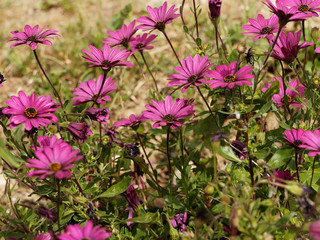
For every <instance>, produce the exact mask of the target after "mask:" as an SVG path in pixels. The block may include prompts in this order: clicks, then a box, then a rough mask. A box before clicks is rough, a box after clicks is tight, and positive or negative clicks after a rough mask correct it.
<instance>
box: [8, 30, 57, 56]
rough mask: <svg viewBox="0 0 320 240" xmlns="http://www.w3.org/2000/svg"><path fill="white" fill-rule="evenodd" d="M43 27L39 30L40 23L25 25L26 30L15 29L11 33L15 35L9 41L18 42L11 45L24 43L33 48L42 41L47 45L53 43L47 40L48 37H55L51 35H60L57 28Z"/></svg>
mask: <svg viewBox="0 0 320 240" xmlns="http://www.w3.org/2000/svg"><path fill="white" fill-rule="evenodd" d="M44 29H45V27H44V28H41V29H40V30H39V25H36V26H34V27H31V26H29V25H25V26H24V32H19V31H13V32H11V34H12V35H13V36H12V37H11V38H10V39H9V41H15V42H16V43H14V44H12V45H11V46H10V47H15V46H19V45H22V44H26V45H29V46H30V47H31V49H32V50H35V49H36V48H37V45H38V43H42V44H45V45H49V46H51V45H52V42H50V41H49V40H47V38H51V39H53V37H49V36H50V35H57V36H60V35H59V34H58V33H57V32H58V31H57V30H46V31H43V30H44Z"/></svg>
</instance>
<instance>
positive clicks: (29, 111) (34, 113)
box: [24, 107, 38, 118]
mask: <svg viewBox="0 0 320 240" xmlns="http://www.w3.org/2000/svg"><path fill="white" fill-rule="evenodd" d="M37 114H38V112H37V110H36V109H35V108H34V107H28V108H26V110H24V115H26V116H27V117H28V118H35V117H36V116H37Z"/></svg>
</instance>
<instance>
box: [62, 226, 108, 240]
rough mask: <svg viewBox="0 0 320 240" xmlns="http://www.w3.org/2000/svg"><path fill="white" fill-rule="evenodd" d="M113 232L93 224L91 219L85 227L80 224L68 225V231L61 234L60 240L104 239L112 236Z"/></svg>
mask: <svg viewBox="0 0 320 240" xmlns="http://www.w3.org/2000/svg"><path fill="white" fill-rule="evenodd" d="M110 237H111V234H110V232H108V231H107V229H105V228H103V227H100V226H99V225H98V226H93V223H92V222H91V221H88V222H87V223H86V224H85V225H84V227H81V226H80V225H79V224H75V225H68V226H67V228H66V232H65V233H62V234H60V235H59V240H83V239H88V240H89V239H90V240H103V239H105V238H110Z"/></svg>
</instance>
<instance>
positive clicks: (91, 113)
mask: <svg viewBox="0 0 320 240" xmlns="http://www.w3.org/2000/svg"><path fill="white" fill-rule="evenodd" d="M85 114H86V116H87V117H88V118H89V119H90V121H91V120H94V121H97V122H101V123H102V124H103V125H106V124H107V122H106V120H108V119H109V118H110V115H109V109H108V108H93V107H90V108H87V109H86V111H85Z"/></svg>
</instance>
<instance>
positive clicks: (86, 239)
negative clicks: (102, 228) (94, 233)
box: [81, 237, 91, 240]
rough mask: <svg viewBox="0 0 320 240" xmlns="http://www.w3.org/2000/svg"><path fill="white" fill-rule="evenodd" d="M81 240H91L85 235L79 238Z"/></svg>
mask: <svg viewBox="0 0 320 240" xmlns="http://www.w3.org/2000/svg"><path fill="white" fill-rule="evenodd" d="M81 240H91V238H88V237H85V238H81Z"/></svg>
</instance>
